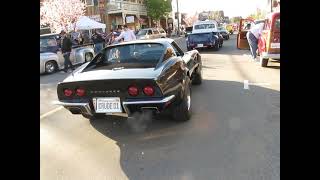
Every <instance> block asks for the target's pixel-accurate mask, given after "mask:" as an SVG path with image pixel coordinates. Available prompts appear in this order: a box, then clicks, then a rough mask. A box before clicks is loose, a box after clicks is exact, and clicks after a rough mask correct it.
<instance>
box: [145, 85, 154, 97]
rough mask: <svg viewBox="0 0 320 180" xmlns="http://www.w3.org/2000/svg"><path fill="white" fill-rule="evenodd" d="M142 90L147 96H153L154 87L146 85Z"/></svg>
mask: <svg viewBox="0 0 320 180" xmlns="http://www.w3.org/2000/svg"><path fill="white" fill-rule="evenodd" d="M143 92H144V94H145V95H147V96H153V94H154V89H153V87H152V86H146V87H144V88H143Z"/></svg>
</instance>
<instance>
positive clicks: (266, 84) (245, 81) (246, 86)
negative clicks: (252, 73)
mask: <svg viewBox="0 0 320 180" xmlns="http://www.w3.org/2000/svg"><path fill="white" fill-rule="evenodd" d="M249 85H260V86H263V85H265V86H270V85H271V84H270V83H249V80H243V89H250V87H249Z"/></svg>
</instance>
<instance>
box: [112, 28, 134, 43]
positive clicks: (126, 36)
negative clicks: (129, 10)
mask: <svg viewBox="0 0 320 180" xmlns="http://www.w3.org/2000/svg"><path fill="white" fill-rule="evenodd" d="M123 27H124V31H122V32H121V34H120V36H119V37H117V38H115V40H116V41H119V40H120V39H122V38H123V41H124V42H129V41H133V40H136V39H137V38H136V35H135V34H134V32H133V30H131V29H129V28H128V26H127V25H124V26H123Z"/></svg>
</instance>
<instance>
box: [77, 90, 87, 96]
mask: <svg viewBox="0 0 320 180" xmlns="http://www.w3.org/2000/svg"><path fill="white" fill-rule="evenodd" d="M85 93H86V91H85V90H84V89H82V88H78V89H77V90H76V94H77V96H84V95H85Z"/></svg>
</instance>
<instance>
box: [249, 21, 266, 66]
mask: <svg viewBox="0 0 320 180" xmlns="http://www.w3.org/2000/svg"><path fill="white" fill-rule="evenodd" d="M263 26H264V23H259V24H257V25H255V26H253V27H252V28H251V29H250V30H249V31H248V32H247V40H248V43H249V46H250V51H251V55H252V58H253V60H254V61H257V49H258V40H259V38H260V36H261V33H262V30H263Z"/></svg>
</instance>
